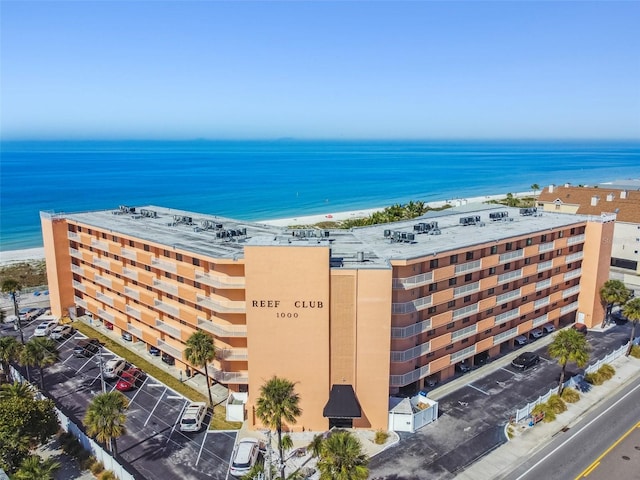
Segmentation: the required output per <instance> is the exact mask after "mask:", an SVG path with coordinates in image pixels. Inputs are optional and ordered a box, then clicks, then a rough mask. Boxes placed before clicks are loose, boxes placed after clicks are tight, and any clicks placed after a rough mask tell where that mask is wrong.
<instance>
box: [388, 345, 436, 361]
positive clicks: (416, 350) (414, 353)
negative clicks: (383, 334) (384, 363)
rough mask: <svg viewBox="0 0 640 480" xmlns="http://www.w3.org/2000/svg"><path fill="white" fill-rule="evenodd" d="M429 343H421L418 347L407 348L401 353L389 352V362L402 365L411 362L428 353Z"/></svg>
mask: <svg viewBox="0 0 640 480" xmlns="http://www.w3.org/2000/svg"><path fill="white" fill-rule="evenodd" d="M429 350H430V343H429V342H427V343H423V344H420V345H418V346H415V347H412V348H409V349H407V350H403V351H393V350H392V351H391V361H392V362H397V363H402V362H408V361H409V360H413V359H414V358H418V357H421V356H422V355H424V354H426V353H429Z"/></svg>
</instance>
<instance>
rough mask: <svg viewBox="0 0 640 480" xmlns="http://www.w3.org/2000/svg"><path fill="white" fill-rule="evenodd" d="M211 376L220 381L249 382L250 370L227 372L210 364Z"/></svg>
mask: <svg viewBox="0 0 640 480" xmlns="http://www.w3.org/2000/svg"><path fill="white" fill-rule="evenodd" d="M209 372H211V376H212V377H213V378H214V379H215V380H216V381H218V382H220V383H242V384H246V383H249V372H227V371H224V370H220V369H218V368H216V367H215V366H214V365H212V364H209Z"/></svg>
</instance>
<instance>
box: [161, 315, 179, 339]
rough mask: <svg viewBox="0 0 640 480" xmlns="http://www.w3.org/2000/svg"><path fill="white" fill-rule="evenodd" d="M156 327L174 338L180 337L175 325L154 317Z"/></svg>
mask: <svg viewBox="0 0 640 480" xmlns="http://www.w3.org/2000/svg"><path fill="white" fill-rule="evenodd" d="M156 328H157V329H158V330H161V331H163V332H164V333H168V334H169V335H171V336H172V337H174V338H177V339H180V330H179V329H177V328H175V327H172V326H171V325H169V324H167V323H165V322H163V321H162V320H157V319H156Z"/></svg>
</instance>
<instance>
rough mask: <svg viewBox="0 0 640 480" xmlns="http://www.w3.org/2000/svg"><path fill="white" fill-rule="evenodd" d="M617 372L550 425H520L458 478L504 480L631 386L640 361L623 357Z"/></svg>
mask: <svg viewBox="0 0 640 480" xmlns="http://www.w3.org/2000/svg"><path fill="white" fill-rule="evenodd" d="M611 365H612V366H613V367H614V368H615V369H616V374H615V375H614V377H613V378H612V379H610V380H608V381H606V382H605V383H604V384H602V385H599V386H594V387H593V388H592V389H591V390H590V391H589V392H588V393H580V400H579V401H578V402H577V403H568V404H567V407H568V409H567V411H566V412H563V413H561V414H560V415H558V416H557V418H556V420H555V421H553V422H550V423H538V424H537V425H536V426H534V427H528V426H527V425H525V424H522V422H521V424H518V425H516V426H515V427H514V429H515V430H516V434H515V436H514V437H513V438H512V439H511V440H510V441H509V442H507V443H505V444H503V445H501V446H500V447H498V448H497V449H496V450H494V451H493V452H491V453H490V454H488V455H487V456H485V457H484V458H482V459H481V460H479V461H477V462H475V463H473V464H472V465H471V466H469V467H468V468H466V469H465V470H464V471H463V472H462V473H460V474H458V475H457V476H456V478H457V479H461V480H485V479H486V480H497V479H500V478H504V476H505V475H507V474H508V473H510V472H511V471H512V470H513V469H514V468H515V467H517V466H518V465H520V464H521V463H522V462H524V461H525V460H527V459H528V458H529V457H530V456H531V455H532V454H533V453H534V452H535V451H537V450H538V449H540V448H541V447H542V446H544V445H546V444H547V443H548V442H549V441H551V439H552V437H553V436H554V435H556V434H557V433H558V432H559V431H560V430H562V429H564V428H567V427H572V426H573V425H575V424H576V423H578V422H579V421H580V420H581V419H582V417H583V416H584V415H586V414H587V413H588V412H589V411H591V409H593V408H594V407H595V406H596V405H598V404H599V403H600V402H602V401H606V400H607V399H608V398H610V397H611V396H612V395H614V394H615V393H616V392H617V391H619V390H620V389H621V388H622V387H623V386H624V385H625V384H626V383H627V382H629V381H631V380H634V379H636V378H638V377H640V360H638V359H635V358H633V357H625V356H622V357H619V358H618V359H616V360H614V361H613V362H612V364H611Z"/></svg>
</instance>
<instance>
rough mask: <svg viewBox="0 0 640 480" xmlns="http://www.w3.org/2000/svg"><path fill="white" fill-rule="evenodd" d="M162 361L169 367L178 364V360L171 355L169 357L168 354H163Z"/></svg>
mask: <svg viewBox="0 0 640 480" xmlns="http://www.w3.org/2000/svg"><path fill="white" fill-rule="evenodd" d="M161 358H162V361H163V362H164V363H166V364H167V365H175V364H176V360H175V358H173V357H172V356H171V355H169V354H168V353H164V352H162V357H161Z"/></svg>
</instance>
